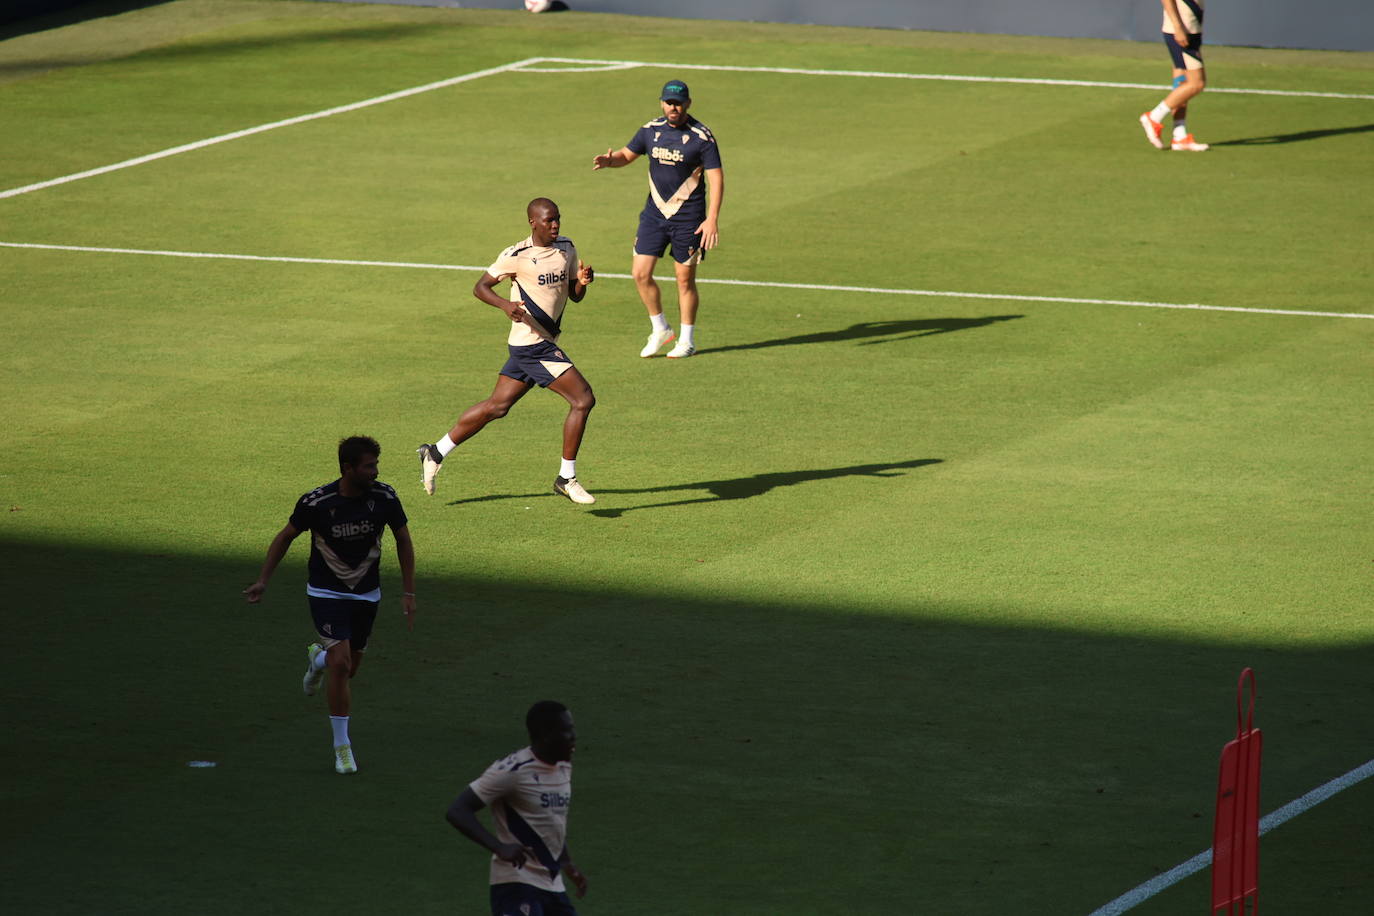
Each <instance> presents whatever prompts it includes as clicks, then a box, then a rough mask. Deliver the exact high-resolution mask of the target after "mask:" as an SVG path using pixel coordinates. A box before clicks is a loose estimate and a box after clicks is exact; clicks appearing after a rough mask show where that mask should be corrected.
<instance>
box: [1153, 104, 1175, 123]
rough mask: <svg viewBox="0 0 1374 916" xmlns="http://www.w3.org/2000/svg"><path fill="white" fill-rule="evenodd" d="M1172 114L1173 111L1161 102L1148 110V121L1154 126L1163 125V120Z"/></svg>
mask: <svg viewBox="0 0 1374 916" xmlns="http://www.w3.org/2000/svg"><path fill="white" fill-rule="evenodd" d="M1172 113H1173V109H1172V108H1170V107H1169V106H1168V105H1165V104H1164V103H1163V102H1160V103H1159V104H1158V105H1156V106H1155V107H1154V108H1151V109H1150V120H1151V121H1154V122H1155V123H1156V124H1163V123H1164V119H1165V118H1167V117H1168V116H1169V115H1170V114H1172Z"/></svg>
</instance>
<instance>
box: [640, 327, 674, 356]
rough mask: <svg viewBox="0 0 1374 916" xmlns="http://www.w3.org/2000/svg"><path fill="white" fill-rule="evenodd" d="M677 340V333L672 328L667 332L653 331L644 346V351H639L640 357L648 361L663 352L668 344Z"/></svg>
mask: <svg viewBox="0 0 1374 916" xmlns="http://www.w3.org/2000/svg"><path fill="white" fill-rule="evenodd" d="M676 338H677V332H676V331H674V330H673V329H672V328H669V329H668V330H666V331H657V330H656V331H653V332H651V333H650V334H649V340H648V342H647V343H645V344H644V349H643V350H640V351H639V355H640V356H643V357H645V358H646V359H647V358H648V357H650V356H653V355H654V354H655V353H657V352H658V351H659V350H662V349H663V347H664V346H665V345H666V344H670V343H672V342H673V341H674V340H675V339H676Z"/></svg>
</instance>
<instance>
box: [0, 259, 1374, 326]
mask: <svg viewBox="0 0 1374 916" xmlns="http://www.w3.org/2000/svg"><path fill="white" fill-rule="evenodd" d="M0 248H35V249H42V250H46V251H84V252H94V253H96V254H142V255H158V256H161V257H168V258H209V259H218V260H228V261H276V262H280V263H285V264H332V265H336V266H345V267H404V268H410V269H413V270H414V269H418V270H460V271H470V272H472V273H481V272H483V271H485V270H486V268H485V267H474V266H472V265H470V264H425V263H421V262H416V261H360V260H348V259H343V258H292V257H286V256H283V255H263V254H223V253H217V252H209V251H162V250H157V249H148V248H97V247H93V246H88V245H44V244H38V243H34V242H0ZM598 276H601V277H605V278H608V279H611V280H629V279H631V276H630V275H629V274H615V273H599V274H598ZM697 282H698V283H715V284H718V285H721V286H754V287H767V288H769V289H810V290H819V291H821V292H829V293H877V294H880V295H886V296H927V297H942V298H947V299H1007V300H1012V301H1015V302H1063V303H1067V304H1069V305H1124V306H1131V307H1134V308H1149V309H1190V310H1194V311H1202V312H1249V313H1251V314H1256V315H1297V316H1301V317H1303V318H1367V319H1368V318H1374V313H1365V312H1309V311H1303V310H1300V309H1268V308H1252V307H1246V306H1238V305H1202V304H1200V303H1181V302H1148V301H1137V300H1133V299H1078V298H1072V297H1068V296H1024V295H1018V294H1016V293H969V292H958V291H955V290H937V289H884V288H882V287H876V286H832V285H828V284H823V283H777V282H771V281H767V280H718V279H712V278H710V277H698V278H697Z"/></svg>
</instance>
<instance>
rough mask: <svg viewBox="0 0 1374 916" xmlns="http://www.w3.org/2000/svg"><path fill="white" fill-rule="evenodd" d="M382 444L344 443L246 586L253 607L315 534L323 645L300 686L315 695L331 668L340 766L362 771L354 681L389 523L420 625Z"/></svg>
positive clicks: (404, 598)
mask: <svg viewBox="0 0 1374 916" xmlns="http://www.w3.org/2000/svg"><path fill="white" fill-rule="evenodd" d="M381 453H382V447H381V446H380V445H378V444H377V440H376V439H373V438H370V437H368V436H350V437H349V438H347V439H344V440H343V441H341V442H340V443H339V479H338V480H336V481H334V482H333V483H327V484H325V485H323V486H320V487H316V488H315V489H313V490H311V491H310V492H309V493H306V494H305V495H304V496H302V497H301V498H300V499H299V500H297V502H296V508H295V510H294V511H293V512H292V513H291V518H290V520H289V521H287V523H286V525H285V527H283V528H282V529H281V531H279V532H277V536H276V537H275V538H273V539H272V543H271V545H269V546H268V548H267V559H265V560H264V561H263V564H262V571H261V572H260V573H258V579H257V581H256V582H254V583H253V584H252V585H250V586H248V587H247V588H245V589H244V590H243V594H245V595H247V596H248V603H249V604H257V603H258V602H259V601H261V600H262V593H263V592H265V591H266V590H267V580H268V579H270V578H272V573H273V572H274V571H275V570H276V568H277V564H279V563H280V562H281V560H282V557H284V556H286V552H287V550H288V549H289V548H290V547H291V542H292V541H294V540H295V539H296V537H297V536H298V535H300V534H301V533H302V532H305V531H309V532H310V566H309V578H308V579H307V581H306V586H305V594H306V596H307V597H306V600H307V601H309V603H310V616H311V617H313V618H314V620H315V630H316V632H317V633H318V635H319V640H318V641H317V642H314V643H311V644H310V645H309V646H308V647H307V648H306V655H307V657H308V664H307V666H306V669H305V679H304V681H303V682H302V687H303V688H304V690H305V695H306V696H313V695H314V694H315V691H316V690H318V689H319V686H320V682H321V681H322V680H324V676H325V672H326V671H328V672H329V688H328V691H327V693H328V697H329V725H330V728H331V729H332V730H333V732H334V771H335V772H336V773H356V772H358V760H357V757H356V755H354V753H353V742H352V740H351V739H350V738H349V736H348V719H349V712H350V708H351V706H352V702H353V698H352V690H351V688H350V687H349V684H350V682H351V681H352V679H353V678H354V677H356V676H357V675H358V667H359V666H360V665H361V664H362V662H363V652H364V651H365V650H366V649H367V644H368V639H369V638H370V637H371V635H372V626H373V623H374V622H375V621H376V619H377V607H378V605H379V604H380V603H381V600H382V588H381V574H380V572H379V570H380V566H381V557H382V534H383V528H384V527H386V526H389V527H390V528H391V533H392V535H393V536H394V537H395V538H396V559H397V560H398V561H399V562H400V564H401V587H402V589H403V594H402V595H401V612H402V613H403V614H405V617H406V626H407V628H409V629H411V630H414V629H415V547H414V545H413V544H412V543H411V540H410V530H409V529H408V528H407V527H406V513H405V510H404V509H402V508H401V500H400V497H398V496H397V495H396V491H395V490H393V489H392V488H391V487H389V486H387V485H386V484H384V483H382V482H381V481H380V480H378V479H377V457H378V456H379V455H381Z"/></svg>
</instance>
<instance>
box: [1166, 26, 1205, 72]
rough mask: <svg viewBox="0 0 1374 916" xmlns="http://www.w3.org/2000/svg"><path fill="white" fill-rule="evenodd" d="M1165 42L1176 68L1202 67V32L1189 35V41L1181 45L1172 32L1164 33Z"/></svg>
mask: <svg viewBox="0 0 1374 916" xmlns="http://www.w3.org/2000/svg"><path fill="white" fill-rule="evenodd" d="M1164 44H1165V46H1166V47H1167V48H1168V49H1169V57H1170V58H1172V59H1173V62H1174V69H1175V70H1201V69H1202V33H1201V32H1199V33H1198V34H1196V35H1192V34H1190V35H1189V36H1188V43H1187V44H1186V45H1181V44H1179V43H1178V39H1177V38H1175V37H1174V35H1173V33H1172V32H1165V33H1164Z"/></svg>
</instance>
